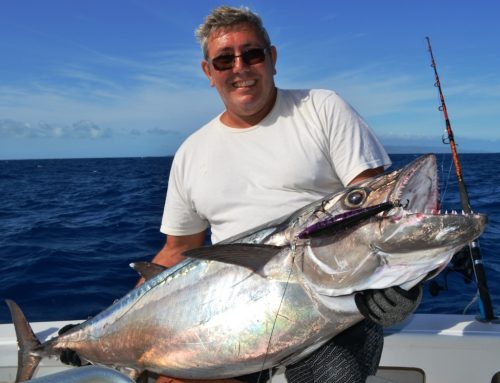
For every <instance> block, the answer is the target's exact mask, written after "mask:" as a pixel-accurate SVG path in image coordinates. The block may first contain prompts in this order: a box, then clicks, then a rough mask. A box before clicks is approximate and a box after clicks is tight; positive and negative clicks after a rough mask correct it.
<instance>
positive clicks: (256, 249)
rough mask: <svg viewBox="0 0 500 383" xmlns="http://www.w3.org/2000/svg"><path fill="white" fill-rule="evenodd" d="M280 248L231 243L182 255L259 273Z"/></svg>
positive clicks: (189, 251)
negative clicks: (228, 264) (236, 266)
mask: <svg viewBox="0 0 500 383" xmlns="http://www.w3.org/2000/svg"><path fill="white" fill-rule="evenodd" d="M281 249H282V247H280V246H271V245H254V244H248V243H231V244H226V245H213V246H207V247H198V248H196V249H192V250H188V251H185V252H184V253H182V255H183V256H184V257H188V258H199V259H209V260H212V261H217V262H224V263H230V264H233V265H238V266H243V267H246V268H249V269H251V270H252V271H254V272H259V271H260V270H261V269H262V268H263V267H264V266H265V264H266V263H267V262H269V260H270V259H271V258H273V257H274V256H275V255H276V254H278V253H279V252H280V251H281Z"/></svg>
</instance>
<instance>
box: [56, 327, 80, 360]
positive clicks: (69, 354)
mask: <svg viewBox="0 0 500 383" xmlns="http://www.w3.org/2000/svg"><path fill="white" fill-rule="evenodd" d="M75 326H78V325H76V324H67V325H66V326H63V327H61V329H60V330H59V331H58V332H57V333H58V334H59V335H61V334H64V333H65V332H66V331H69V330H71V329H72V328H73V327H75ZM59 359H60V360H61V362H62V363H64V364H69V365H71V366H76V367H80V366H81V365H82V360H81V359H80V357H79V356H78V354H77V353H76V352H75V351H73V350H71V349H69V348H65V349H63V350H62V351H61V355H60V356H59Z"/></svg>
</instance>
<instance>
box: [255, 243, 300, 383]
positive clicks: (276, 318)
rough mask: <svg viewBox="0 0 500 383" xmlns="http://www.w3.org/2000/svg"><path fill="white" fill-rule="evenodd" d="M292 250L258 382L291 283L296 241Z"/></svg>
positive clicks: (270, 378)
mask: <svg viewBox="0 0 500 383" xmlns="http://www.w3.org/2000/svg"><path fill="white" fill-rule="evenodd" d="M291 250H292V256H291V260H290V271H289V272H288V277H287V279H286V283H285V288H284V289H283V295H282V296H281V299H280V303H279V305H278V310H277V311H276V316H275V317H274V322H273V327H272V328H271V334H270V335H269V341H268V342H267V349H266V355H264V360H263V361H262V365H261V368H260V373H259V377H258V379H257V382H260V378H261V377H262V372H263V371H264V365H265V364H266V361H267V356H268V355H269V349H270V348H271V341H272V338H273V334H274V329H275V328H276V322H277V321H278V316H279V313H280V310H281V306H282V304H283V301H284V300H285V295H286V291H287V289H288V285H289V284H290V278H291V276H292V271H293V265H294V263H295V250H296V244H295V242H293V243H292V244H291ZM271 371H272V369H271V368H269V382H271V381H272V374H271Z"/></svg>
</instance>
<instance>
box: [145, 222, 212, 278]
mask: <svg viewBox="0 0 500 383" xmlns="http://www.w3.org/2000/svg"><path fill="white" fill-rule="evenodd" d="M204 242H205V231H202V232H200V233H196V234H191V235H181V236H177V235H167V240H166V241H165V245H163V247H162V248H161V250H160V251H159V252H158V253H157V254H156V255H155V256H154V257H153V259H152V260H151V262H153V263H157V264H159V265H162V266H165V267H172V266H174V265H176V264H177V263H179V262H180V261H182V260H183V259H184V257H183V256H182V255H181V254H182V253H183V252H185V251H187V250H191V249H194V248H196V247H200V246H203V243H204ZM142 283H144V278H141V279H139V281H138V282H137V285H136V286H139V285H141V284H142Z"/></svg>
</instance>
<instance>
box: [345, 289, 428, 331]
mask: <svg viewBox="0 0 500 383" xmlns="http://www.w3.org/2000/svg"><path fill="white" fill-rule="evenodd" d="M421 299H422V285H421V284H418V285H416V286H415V287H413V288H412V289H410V290H408V291H406V290H403V289H402V288H401V287H398V286H395V287H389V288H387V289H381V290H367V291H364V292H362V293H358V294H356V295H355V296H354V301H355V302H356V306H357V307H358V310H359V311H360V312H361V314H363V316H364V317H365V318H367V319H369V320H371V321H373V322H375V323H378V324H380V325H382V326H384V327H389V326H392V325H394V324H396V323H398V322H401V321H402V320H404V319H405V318H406V317H407V316H408V315H410V314H411V313H412V312H413V311H415V309H416V308H417V307H418V305H419V304H420V301H421Z"/></svg>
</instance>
